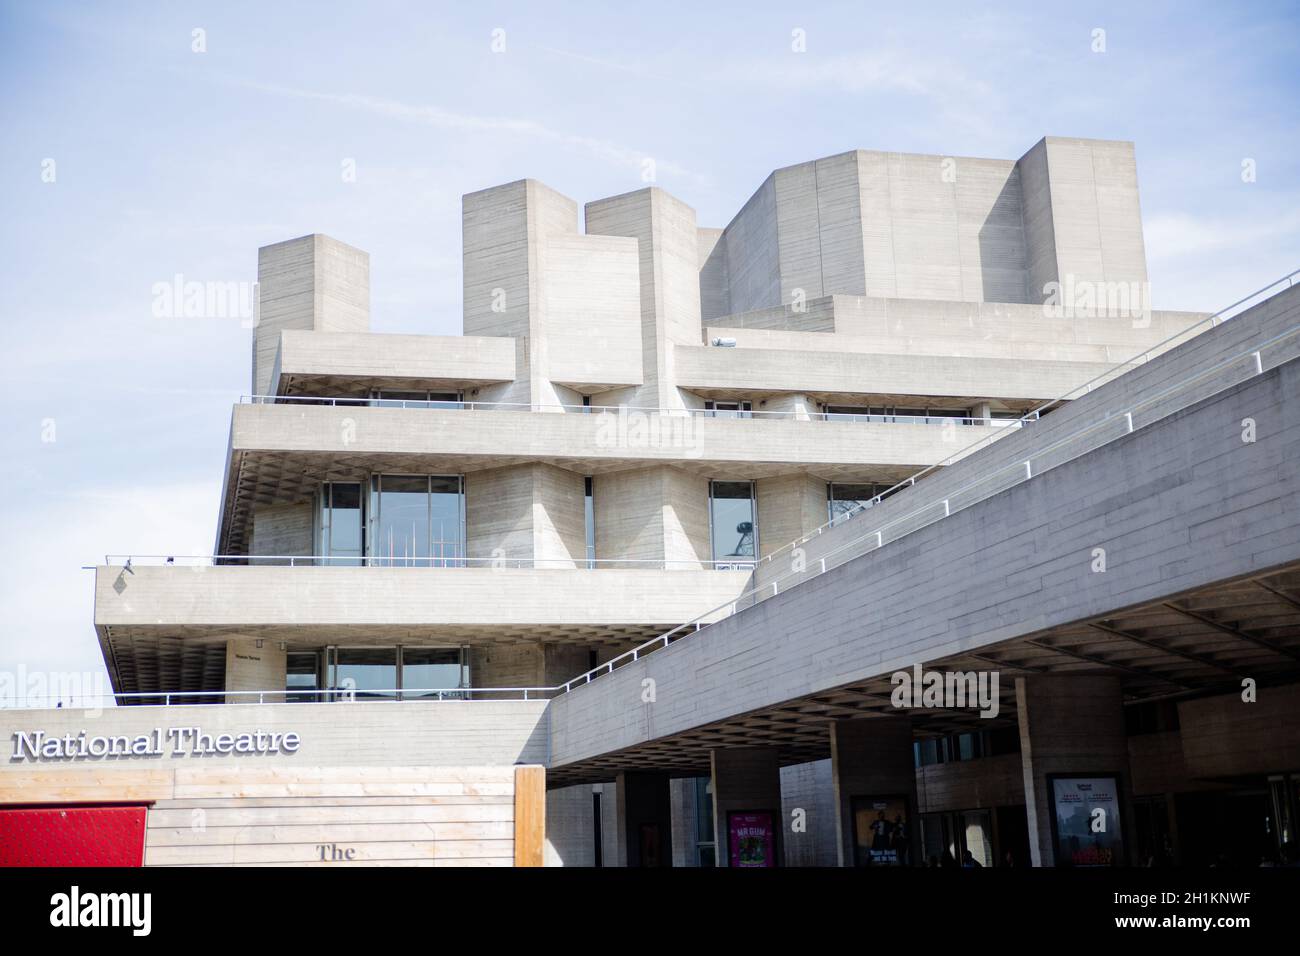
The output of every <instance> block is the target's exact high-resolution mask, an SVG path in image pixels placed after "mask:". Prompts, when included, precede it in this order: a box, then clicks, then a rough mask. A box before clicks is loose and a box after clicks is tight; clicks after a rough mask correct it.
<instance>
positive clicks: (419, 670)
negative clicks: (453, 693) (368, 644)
mask: <svg viewBox="0 0 1300 956" xmlns="http://www.w3.org/2000/svg"><path fill="white" fill-rule="evenodd" d="M401 658H402V700H420V699H421V698H431V699H437V698H438V696H439V695H438V694H436V693H428V692H429V691H438V690H446V689H448V688H451V687H468V686H469V669H468V667H467V666H466V661H465V654H464V653H463V652H462V648H459V647H403V648H402V653H401ZM443 696H446V695H443Z"/></svg>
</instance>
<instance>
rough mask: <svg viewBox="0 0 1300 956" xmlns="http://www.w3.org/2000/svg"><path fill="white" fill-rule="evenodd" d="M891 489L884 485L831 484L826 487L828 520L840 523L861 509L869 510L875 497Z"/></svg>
mask: <svg viewBox="0 0 1300 956" xmlns="http://www.w3.org/2000/svg"><path fill="white" fill-rule="evenodd" d="M891 487H893V486H892V485H884V484H872V483H865V484H862V483H857V484H848V483H844V482H838V481H833V482H831V483H830V484H828V485H827V486H826V499H827V504H828V512H829V513H828V518H829V520H830V521H831V522H837V521H841V520H843V519H844V518H847V517H848V516H849V515H851V514H854V513H855V512H858V511H861V510H862V509H863V508H870V507H871V506H872V504H873V503H874V502H875V498H876V496H877V495H883V494H884V493H885V492H887V491H888V490H889V489H890V488H891Z"/></svg>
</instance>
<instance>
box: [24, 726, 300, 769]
mask: <svg viewBox="0 0 1300 956" xmlns="http://www.w3.org/2000/svg"><path fill="white" fill-rule="evenodd" d="M13 741H14V745H13V753H12V754H10V757H9V759H10V760H33V761H41V760H102V759H106V758H109V757H167V756H171V757H205V756H243V755H247V756H262V755H267V754H293V753H297V752H298V747H299V746H300V744H301V743H302V741H301V739H300V738H299V736H298V735H297V734H295V733H272V732H269V731H265V730H254V731H252V732H250V733H236V734H209V733H205V732H204V731H203V728H202V727H167V728H163V727H155V728H154V729H153V730H151V731H149V732H148V733H143V734H105V735H100V736H92V735H90V734H87V733H86V732H85V731H84V730H83V731H81V732H80V733H76V734H64V735H62V736H55V735H51V734H47V733H46V732H45V731H43V730H32V731H23V730H17V731H14V734H13Z"/></svg>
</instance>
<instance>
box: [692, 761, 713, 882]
mask: <svg viewBox="0 0 1300 956" xmlns="http://www.w3.org/2000/svg"><path fill="white" fill-rule="evenodd" d="M695 862H696V865H697V866H717V865H718V849H717V841H716V839H715V837H714V832H713V780H712V778H710V777H696V778H695Z"/></svg>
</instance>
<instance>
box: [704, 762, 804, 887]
mask: <svg viewBox="0 0 1300 956" xmlns="http://www.w3.org/2000/svg"><path fill="white" fill-rule="evenodd" d="M709 764H710V767H711V773H712V775H713V829H714V841H715V845H716V847H717V856H718V866H730V865H731V848H730V847H729V846H728V845H727V834H728V829H727V815H728V814H729V813H732V812H744V811H755V810H766V811H770V812H771V814H772V830H773V834H774V836H775V846H774V847H773V851H772V852H773V859H774V861H775V865H778V866H779V865H781V863H782V861H783V859H784V847H785V821H784V819H783V818H782V816H781V765H780V763H779V761H778V756H777V752H776V748H775V747H734V748H729V749H726V750H711V751H709Z"/></svg>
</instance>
